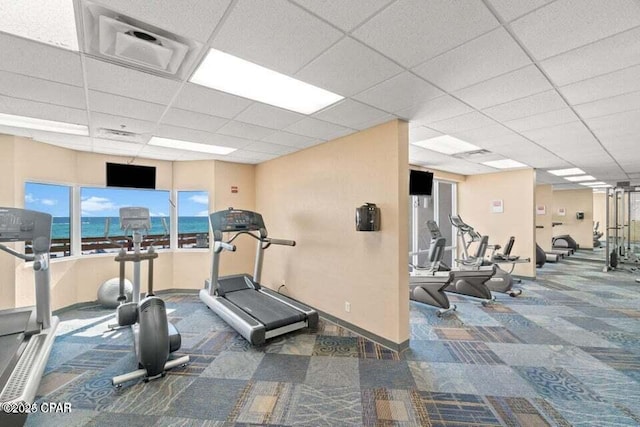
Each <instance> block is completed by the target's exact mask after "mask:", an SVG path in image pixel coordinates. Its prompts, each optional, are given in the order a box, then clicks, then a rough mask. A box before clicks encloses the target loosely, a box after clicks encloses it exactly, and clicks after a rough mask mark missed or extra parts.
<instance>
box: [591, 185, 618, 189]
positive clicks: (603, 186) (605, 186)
mask: <svg viewBox="0 0 640 427" xmlns="http://www.w3.org/2000/svg"><path fill="white" fill-rule="evenodd" d="M610 187H613V185H611V184H600V185H592V186H591V188H610Z"/></svg>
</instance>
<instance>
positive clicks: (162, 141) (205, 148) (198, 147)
mask: <svg viewBox="0 0 640 427" xmlns="http://www.w3.org/2000/svg"><path fill="white" fill-rule="evenodd" d="M149 145H155V146H157V147H166V148H175V149H177V150H187V151H197V152H200V153H209V154H221V155H226V154H229V153H233V152H234V151H236V148H230V147H221V146H219V145H211V144H200V143H198V142H189V141H181V140H179V139H169V138H160V137H157V136H154V137H153V138H151V139H150V140H149Z"/></svg>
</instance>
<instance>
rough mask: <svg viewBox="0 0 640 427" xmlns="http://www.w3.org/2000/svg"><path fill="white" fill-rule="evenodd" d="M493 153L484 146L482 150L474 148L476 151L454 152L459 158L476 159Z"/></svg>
mask: <svg viewBox="0 0 640 427" xmlns="http://www.w3.org/2000/svg"><path fill="white" fill-rule="evenodd" d="M489 154H491V151H489V150H485V149H484V148H481V149H480V150H474V151H466V152H464V153H458V154H454V155H453V157H457V158H458V159H467V160H469V159H476V158H478V157H484V156H487V155H489Z"/></svg>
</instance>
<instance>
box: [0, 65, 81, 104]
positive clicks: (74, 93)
mask: <svg viewBox="0 0 640 427" xmlns="http://www.w3.org/2000/svg"><path fill="white" fill-rule="evenodd" d="M0 93H2V94H3V95H6V96H10V97H12V98H22V99H27V100H31V101H38V102H44V103H48V104H55V105H63V106H65V107H71V108H79V109H83V108H86V102H85V99H84V89H82V88H81V87H77V86H71V85H68V84H63V83H57V82H54V81H50V80H42V79H38V78H35V77H29V76H25V75H21V74H14V73H8V72H5V71H0Z"/></svg>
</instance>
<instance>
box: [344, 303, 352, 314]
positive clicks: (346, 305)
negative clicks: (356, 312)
mask: <svg viewBox="0 0 640 427" xmlns="http://www.w3.org/2000/svg"><path fill="white" fill-rule="evenodd" d="M344 311H346V312H347V313H350V312H351V303H350V302H349V301H345V302H344Z"/></svg>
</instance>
